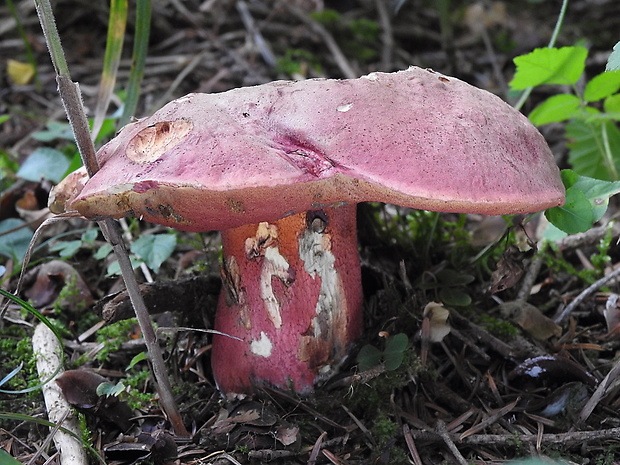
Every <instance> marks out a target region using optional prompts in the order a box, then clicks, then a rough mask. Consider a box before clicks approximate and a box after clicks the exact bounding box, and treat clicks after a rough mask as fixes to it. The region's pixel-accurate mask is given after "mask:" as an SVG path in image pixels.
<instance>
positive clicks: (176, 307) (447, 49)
mask: <svg viewBox="0 0 620 465" xmlns="http://www.w3.org/2000/svg"><path fill="white" fill-rule="evenodd" d="M11 5H14V8H15V11H16V12H17V16H18V17H19V19H20V27H18V26H17V25H16V22H15V20H14V18H15V16H14V14H12V13H11V8H10V6H11ZM442 5H443V6H444V7H445V8H447V10H446V14H443V15H442ZM560 6H561V2H558V1H530V2H526V1H521V2H507V1H506V2H501V1H493V2H491V1H480V2H473V1H456V0H453V1H452V2H449V1H439V2H428V1H422V0H402V1H399V0H394V1H388V0H335V1H329V0H265V1H254V0H241V1H232V0H205V1H198V0H187V1H178V0H163V1H158V2H153V19H152V30H151V40H150V49H149V53H148V58H147V67H146V72H145V76H144V82H143V85H142V93H141V99H140V102H139V106H138V110H137V112H136V116H137V117H142V116H146V115H148V114H151V113H152V112H153V111H155V110H156V109H157V108H159V107H161V106H162V105H163V104H164V103H165V102H167V101H170V100H172V99H174V98H177V97H180V96H183V95H185V94H187V93H189V92H222V91H226V90H228V89H232V88H236V87H240V86H248V85H255V84H260V83H264V82H268V81H272V80H275V79H291V78H296V79H304V78H312V77H330V78H349V77H357V76H360V75H363V74H366V73H369V72H372V71H395V70H399V69H405V68H407V67H408V66H410V65H417V66H421V67H424V68H432V69H434V70H436V71H439V72H442V73H445V74H448V75H453V76H456V77H458V78H460V79H463V80H465V81H467V82H469V83H471V84H473V85H475V86H478V87H481V88H484V89H487V90H489V91H491V92H493V93H496V94H498V95H499V96H500V97H502V98H503V99H505V100H506V101H508V102H510V103H514V102H515V101H516V100H517V96H516V95H514V94H513V93H511V92H510V91H509V86H508V82H509V81H510V79H511V77H512V75H513V73H514V65H513V62H512V59H513V58H514V57H515V56H517V55H519V54H522V53H527V52H529V51H531V50H532V49H534V48H537V47H543V46H546V45H547V44H548V42H549V39H550V37H551V34H552V32H553V28H554V25H555V22H556V20H557V17H558V13H559V11H560ZM133 8H134V6H133V4H131V5H130V14H129V23H128V27H127V38H126V44H125V48H126V50H125V53H124V55H123V60H122V62H121V65H120V70H119V73H118V85H117V90H119V91H120V90H121V89H123V88H124V86H125V84H126V81H127V76H128V73H129V68H130V65H131V59H130V54H131V50H130V49H131V42H132V36H133V32H134V28H135V19H134V16H135V12H134V10H133ZM54 12H55V14H56V18H57V24H58V28H59V32H60V34H61V37H62V39H63V45H64V48H65V52H66V55H67V61H68V63H69V68H70V71H71V76H72V79H73V80H74V81H76V82H78V83H79V84H80V88H81V91H82V94H83V98H84V103H85V106H86V109H87V111H88V112H89V113H92V111H93V109H94V108H95V106H96V101H97V86H98V83H99V80H100V76H101V70H102V66H103V57H104V54H105V43H106V33H107V32H106V31H107V22H108V5H107V3H106V2H85V1H82V0H73V1H68V0H58V1H56V2H55V3H54ZM249 22H253V24H254V27H255V29H256V31H258V33H259V34H252V33H251V32H250V31H251V26H250V24H249ZM20 30H21V31H22V33H23V34H22V33H20ZM619 30H620V3H618V2H616V1H614V0H577V1H573V2H570V3H569V6H568V10H567V15H566V18H565V21H564V25H563V27H562V30H561V33H560V35H559V37H558V42H557V45H558V46H564V45H574V44H575V43H577V42H581V43H584V44H586V45H587V47H588V48H589V50H590V52H589V58H588V63H587V71H586V73H587V75H589V76H593V75H595V74H597V73H599V72H601V71H602V70H603V69H604V67H605V63H606V59H607V56H608V55H609V53H610V51H611V49H612V47H613V45H614V44H615V43H616V42H617V41H618V40H619V38H618V35H617V34H618V31H619ZM257 38H260V39H262V40H257ZM25 44H28V46H29V47H30V49H31V52H32V56H33V58H34V62H35V63H36V72H37V74H36V77H35V78H34V79H32V80H30V81H29V82H27V83H24V84H19V85H18V84H16V83H15V82H14V81H13V80H12V78H11V77H9V75H8V73H7V72H3V73H2V76H1V77H0V79H1V80H2V82H1V84H0V115H4V114H6V115H10V116H11V118H10V119H9V120H7V121H5V122H4V123H2V124H1V125H0V155H5V156H6V160H10V161H11V162H12V163H16V164H18V165H19V164H20V163H21V162H23V160H25V159H26V158H27V157H28V155H29V154H30V153H32V152H33V151H34V150H35V149H36V148H38V147H41V146H47V147H54V148H57V149H59V150H62V151H67V153H68V152H71V151H73V152H74V151H75V149H74V147H73V146H71V145H68V143H67V141H66V140H59V139H55V140H52V141H50V142H41V141H39V140H37V139H35V138H33V137H32V134H33V133H35V132H37V131H41V130H43V129H45V127H46V125H47V124H48V123H49V122H64V121H65V116H64V110H63V107H62V104H61V102H60V100H59V97H58V93H57V90H56V81H55V74H54V70H53V68H52V66H51V64H50V60H49V55H48V54H47V49H46V46H45V41H44V38H43V36H42V34H41V29H40V26H39V23H38V20H37V15H36V12H35V10H34V2H31V1H29V0H28V1H26V0H24V1H13V2H8V3H7V4H5V5H3V6H0V64H1V65H2V69H3V70H5V71H6V70H7V66H8V60H11V59H13V60H19V61H23V62H26V61H27V51H26V46H25ZM555 91H557V89H556V90H553V89H541V90H537V91H535V92H534V93H533V95H532V96H531V97H530V99H529V100H528V103H527V104H526V106H525V107H524V108H523V112H524V113H525V114H527V113H528V112H529V111H530V110H531V109H532V108H533V106H534V105H535V104H536V103H537V102H539V101H541V99H543V98H545V97H547V96H548V95H550V92H555ZM120 102H121V100H120V98H118V97H115V98H113V101H112V106H111V108H110V110H109V113H110V114H112V113H113V112H114V111H116V110H117V107H118V105H119V104H120ZM541 131H542V132H543V134H544V135H545V136H546V137H547V139H548V141H549V144H550V145H551V147H552V149H553V151H554V155H555V156H556V160H557V162H558V164H559V165H560V166H561V167H567V166H568V165H567V160H566V152H567V149H566V141H565V140H564V139H563V138H562V137H563V133H562V131H561V125H549V126H545V127H543V128H541ZM0 161H2V160H0ZM0 167H2V166H1V165H0ZM0 172H1V173H4V174H5V176H4V179H0V189H1V190H3V193H2V204H1V205H0V219H6V218H12V217H17V216H18V215H19V214H20V213H19V212H20V211H21V210H20V209H19V208H17V207H20V206H22V205H23V204H24V202H26V200H24V199H30V200H31V201H32V203H33V204H32V205H31V206H29V207H28V208H27V209H28V210H32V211H34V212H42V213H46V212H45V210H44V206H45V205H46V195H47V192H48V191H49V187H50V186H49V183H46V182H42V183H32V182H24V181H23V180H20V179H18V178H15V177H14V176H12V175H11V170H10V169H9V170H3V171H0ZM616 210H617V207H616V206H615V205H613V202H612V205H611V208H610V211H609V214H608V215H607V216H606V217H605V218H604V220H603V221H602V222H601V223H600V224H599V225H597V227H596V228H594V229H592V230H591V231H589V232H587V233H585V234H581V235H574V236H569V237H568V238H566V239H564V240H562V241H560V242H558V243H557V244H555V245H554V246H553V247H546V248H544V249H543V250H540V249H541V248H538V249H537V248H536V245H535V242H536V240H537V231H536V226H538V224H539V223H540V222H541V221H543V220H542V219H541V218H540V217H535V218H533V219H531V221H530V222H529V223H528V224H526V225H522V223H521V221H522V220H523V218H516V219H514V220H512V222H510V223H506V222H505V221H504V219H502V218H483V217H481V216H475V215H470V216H464V215H449V214H441V215H435V214H431V213H428V212H416V211H410V210H407V209H399V208H394V207H391V206H383V205H362V206H360V210H359V212H358V213H359V214H358V216H359V220H358V229H359V243H360V255H361V260H362V267H363V268H362V277H363V284H364V293H365V329H364V335H363V337H362V338H361V339H360V340H359V341H358V342H357V344H356V346H355V347H353V348H352V350H351V357H350V358H349V360H347V361H346V363H345V364H344V365H343V366H342V368H341V370H340V373H339V374H338V375H337V376H336V377H334V378H332V379H330V380H328V381H326V382H325V383H323V384H321V385H319V386H317V387H316V390H315V392H314V394H312V395H309V396H299V395H296V394H295V393H293V392H288V391H282V390H278V389H274V388H270V387H263V388H261V389H258V390H257V392H256V393H255V394H254V395H253V396H248V397H247V398H245V399H236V400H229V399H225V398H223V397H222V396H221V395H220V393H219V392H218V391H217V389H216V387H215V385H214V382H213V378H212V375H211V371H210V362H209V355H210V347H211V346H210V343H211V334H210V333H208V332H204V330H208V329H210V328H212V326H213V325H212V322H213V319H214V312H215V305H216V302H217V296H218V294H219V291H220V287H221V284H220V270H219V268H220V266H219V255H218V254H219V249H218V245H219V237H218V234H217V233H204V234H187V233H182V234H179V235H178V237H177V245H176V248H175V250H174V252H173V253H172V255H171V256H170V257H169V258H168V259H167V260H166V261H165V262H164V263H163V264H162V266H161V268H160V269H159V270H158V271H157V273H151V274H152V275H153V276H152V277H153V280H152V281H153V282H151V283H145V284H144V285H143V292H144V294H145V296H146V299H147V303H149V306H150V308H151V309H152V312H153V318H154V320H155V321H156V323H157V325H158V327H159V328H172V330H167V331H164V330H162V331H161V332H160V333H159V334H160V337H161V340H162V347H163V348H164V350H165V358H166V363H167V364H168V367H169V375H170V379H171V380H172V384H173V389H174V392H175V395H176V401H177V402H178V405H179V409H180V412H181V415H182V418H183V421H184V424H185V425H186V427H187V428H188V430H189V431H190V433H191V437H190V438H182V437H179V436H178V435H175V434H174V432H173V430H172V428H171V425H170V423H169V422H168V421H167V420H166V417H165V415H164V414H163V413H162V411H161V410H160V407H159V404H158V402H157V400H158V399H157V393H156V392H155V389H154V384H153V382H152V381H151V379H150V377H149V371H148V365H147V363H146V362H145V361H144V360H141V359H140V357H138V359H134V357H136V356H137V355H138V354H141V353H143V352H144V351H145V346H144V343H143V339H142V337H141V334H140V331H139V328H138V326H137V325H136V324H135V323H134V322H133V321H131V320H129V321H126V318H129V317H130V316H131V315H132V310H131V307H130V305H129V304H128V301H127V298H126V296H125V295H124V293H123V292H122V283H121V281H120V280H119V279H118V278H117V277H114V276H108V275H107V274H106V268H107V266H108V264H109V263H108V260H109V259H101V258H98V257H97V256H96V252H97V251H98V250H99V249H101V248H102V247H104V242H103V239H102V237H101V235H95V238H94V239H93V240H91V241H90V242H88V243H84V242H83V243H82V246H81V247H80V248H79V250H78V251H77V252H76V253H75V254H74V255H71V256H70V257H69V258H67V259H66V260H64V261H62V262H61V264H60V265H59V264H58V263H57V262H53V263H54V265H53V266H52V267H50V266H49V265H48V268H42V267H43V266H45V265H44V264H45V262H50V261H51V260H52V259H58V253H57V252H54V251H52V250H50V249H49V245H50V244H51V243H53V241H56V242H58V241H61V242H68V241H71V240H80V237H82V234H84V232H85V231H86V230H87V229H88V228H89V227H92V225H91V226H89V225H88V224H87V223H86V222H82V221H80V220H73V221H75V222H74V223H72V224H71V226H60V227H59V228H60V229H55V230H53V231H52V232H47V233H45V234H46V238H47V239H46V241H45V242H44V245H43V247H40V248H38V249H37V251H36V252H35V254H34V256H33V259H32V260H31V262H30V265H29V267H28V270H27V273H26V277H25V280H24V283H23V285H22V287H21V291H20V294H19V295H20V296H21V297H23V298H25V299H29V300H30V301H31V302H32V303H33V304H34V306H35V307H36V308H37V309H38V310H39V311H41V312H42V313H43V314H44V315H46V316H47V317H48V318H51V319H53V320H57V321H59V325H62V326H63V344H64V348H65V355H66V368H67V369H70V370H71V371H68V372H66V373H68V374H67V375H66V376H67V378H66V382H65V383H63V384H64V385H65V387H64V389H65V391H66V392H65V394H66V395H67V396H68V397H70V396H73V395H75V396H77V398H74V400H73V401H72V403H73V404H74V405H76V406H77V407H79V408H78V410H79V411H80V412H81V419H82V426H83V431H85V435H86V436H87V441H88V442H89V443H90V444H91V446H92V448H93V449H94V450H96V451H97V452H98V453H99V454H100V457H102V458H103V459H104V460H105V462H106V463H108V464H117V463H118V464H125V463H127V464H130V463H142V462H144V463H147V462H150V463H157V464H163V463H187V464H218V465H224V464H262V463H275V464H339V465H345V464H371V463H372V464H401V463H402V464H408V463H413V464H416V465H419V464H425V465H430V464H440V463H460V464H464V463H476V464H478V463H479V464H487V463H504V462H506V461H507V460H512V459H517V458H521V457H539V458H541V459H545V460H551V459H563V460H566V461H572V462H573V463H582V464H586V463H598V464H613V463H620V442H619V441H618V438H619V437H620V414H619V413H618V406H619V405H620V392H619V389H618V383H617V372H618V371H620V370H619V369H618V366H617V365H616V358H617V353H618V350H619V349H620V339H618V333H619V332H620V331H618V330H617V326H616V323H617V321H616V319H615V318H617V317H616V314H617V313H618V308H620V306H618V305H617V294H616V292H618V283H617V281H616V280H615V279H611V280H610V281H609V282H606V283H604V284H601V283H596V280H597V279H600V278H602V277H605V276H611V273H613V272H614V270H616V269H617V268H616V264H617V262H618V260H619V259H620V253H619V249H618V246H617V242H618V236H619V232H620V231H619V230H618V228H617V227H616V226H614V224H613V222H611V220H610V218H613V217H614V216H615V213H616ZM163 232H166V230H165V229H164V228H161V227H159V226H156V225H148V224H144V223H139V222H137V221H129V222H128V223H127V231H126V233H127V235H128V237H129V238H132V240H135V239H136V238H137V237H139V236H145V235H149V234H153V233H163ZM59 234H62V236H59ZM49 238H52V239H49ZM48 239H49V240H48ZM0 260H1V261H0V264H1V265H2V266H4V267H5V268H6V269H7V272H6V273H5V276H10V278H9V279H5V280H4V281H0V283H1V286H2V288H3V289H5V290H10V291H14V290H15V289H16V284H17V274H12V272H14V271H15V270H17V269H18V265H16V264H15V263H13V262H12V261H11V260H8V259H5V258H2V257H1V256H0ZM76 276H79V277H80V279H77V278H76ZM614 276H615V275H614ZM614 276H611V278H613V277H614ZM140 279H141V280H143V281H148V280H149V279H148V276H147V275H145V274H144V273H140ZM63 288H65V291H64V292H61V289H63ZM67 289H72V290H73V292H69V291H68V290H67ZM76 289H77V290H76ZM433 301H442V302H443V303H444V305H445V308H447V309H448V311H449V317H448V319H447V321H446V320H445V319H444V320H442V319H441V318H439V317H433V315H436V314H437V313H441V312H431V313H428V312H427V313H424V308H425V307H426V306H427V304H428V303H429V302H433ZM5 302H6V301H5ZM0 303H2V304H3V305H4V303H3V302H0ZM115 322H116V323H115ZM119 322H120V323H119ZM123 322H124V323H123ZM35 323H36V320H35V318H33V317H32V315H30V314H28V313H26V312H23V311H20V309H19V308H18V306H16V305H15V304H14V303H10V304H9V305H8V308H7V309H6V310H5V311H3V312H2V320H0V351H1V352H0V389H5V388H6V390H7V391H16V390H19V389H20V388H23V387H24V386H26V385H27V384H28V383H31V384H32V383H33V377H34V376H35V372H34V364H33V363H32V361H31V360H32V349H29V343H30V338H31V337H32V330H33V327H34V325H35ZM106 328H107V329H106ZM110 328H112V329H110ZM188 328H189V329H188ZM199 330H202V331H199ZM442 330H444V334H442V336H441V337H440V336H436V334H437V333H436V331H442ZM448 330H449V333H448V334H445V333H446V332H447V331H448ZM106 331H107V332H106ZM399 334H405V335H406V346H404V347H401V348H400V349H398V350H396V352H397V355H396V357H397V359H398V360H397V361H394V359H393V358H392V357H394V355H393V354H388V351H384V349H385V348H386V346H389V344H391V342H390V341H396V340H398V339H400V336H398V335H399ZM433 341H435V342H433ZM369 345H370V346H374V347H375V349H368V346H369ZM373 350H374V351H375V352H376V353H380V354H382V355H380V358H379V362H378V363H375V364H371V366H365V365H364V361H363V360H361V359H360V358H359V355H358V354H360V353H364V352H368V351H373ZM22 355H23V357H24V358H22V359H20V356H22ZM29 357H30V358H29ZM381 357H383V358H381ZM400 357H402V361H400ZM20 360H25V361H26V364H25V365H24V367H23V368H22V369H21V370H18V373H17V374H13V375H11V376H9V377H10V378H11V379H10V380H8V381H7V382H6V384H3V381H4V380H2V378H3V377H4V376H6V375H8V374H9V373H10V372H11V371H12V370H13V369H15V368H18V365H19V363H20ZM29 360H30V361H29ZM134 362H135V364H134ZM93 373H94V374H96V375H97V376H101V377H104V378H105V379H106V380H108V381H110V382H111V383H113V384H117V383H119V382H122V383H123V385H124V386H131V389H130V390H129V393H130V394H131V395H128V394H127V391H125V392H124V393H122V394H121V395H120V396H119V397H118V399H117V398H114V399H112V398H108V399H107V400H105V401H104V400H102V399H104V398H103V397H101V398H100V397H98V396H97V395H96V394H94V396H95V397H94V398H95V400H94V401H92V396H93V388H92V385H93V384H94V385H95V386H96V385H98V384H99V381H97V380H99V379H100V378H93V377H92V376H91V375H92V374H93ZM75 391H77V392H75ZM89 396H91V397H89ZM112 400H114V401H112ZM117 401H118V402H117ZM119 402H120V404H119ZM0 414H1V415H2V416H0V449H3V450H4V451H6V452H8V453H9V454H10V455H12V456H13V457H15V458H16V459H17V460H19V461H20V462H21V463H50V464H54V463H60V456H59V454H58V453H57V451H56V449H55V446H54V445H53V442H52V441H51V436H52V435H53V431H52V432H50V429H49V428H48V426H47V425H43V424H41V423H37V422H36V421H33V420H32V419H31V418H27V417H26V416H28V417H34V418H36V419H45V418H47V411H46V407H45V405H44V403H43V397H42V395H41V392H40V390H36V391H34V392H29V393H7V392H0ZM19 415H23V416H22V417H20V416H19ZM3 457H4V456H2V455H0V463H2V464H4V463H12V462H8V461H5V460H8V459H5V458H3ZM97 460H98V459H97V458H95V457H94V456H91V461H92V463H96V462H97Z"/></svg>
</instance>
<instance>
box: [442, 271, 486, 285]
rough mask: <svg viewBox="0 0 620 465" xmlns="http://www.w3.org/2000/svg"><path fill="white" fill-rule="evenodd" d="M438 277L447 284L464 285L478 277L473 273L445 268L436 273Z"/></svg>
mask: <svg viewBox="0 0 620 465" xmlns="http://www.w3.org/2000/svg"><path fill="white" fill-rule="evenodd" d="M435 276H436V277H437V279H438V280H439V281H440V282H441V283H442V284H444V285H447V286H462V285H466V284H469V283H471V282H473V281H474V280H475V279H476V277H475V276H474V275H471V274H467V273H463V272H460V271H455V270H451V269H449V268H444V269H443V270H441V271H439V272H437V273H436V274H435Z"/></svg>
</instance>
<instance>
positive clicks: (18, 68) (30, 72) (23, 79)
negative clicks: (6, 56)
mask: <svg viewBox="0 0 620 465" xmlns="http://www.w3.org/2000/svg"><path fill="white" fill-rule="evenodd" d="M6 70H7V74H8V75H9V79H11V81H12V82H13V84H17V85H18V86H25V85H26V84H28V83H29V82H30V81H32V78H33V77H34V66H32V65H31V64H30V63H24V62H22V61H17V60H7V63H6Z"/></svg>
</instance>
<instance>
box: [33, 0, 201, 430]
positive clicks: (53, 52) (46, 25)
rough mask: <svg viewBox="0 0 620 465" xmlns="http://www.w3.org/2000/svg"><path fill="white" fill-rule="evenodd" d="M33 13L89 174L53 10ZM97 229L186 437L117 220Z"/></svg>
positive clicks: (85, 130)
mask: <svg viewBox="0 0 620 465" xmlns="http://www.w3.org/2000/svg"><path fill="white" fill-rule="evenodd" d="M36 5H37V14H38V15H39V19H40V22H41V26H42V28H43V32H44V35H45V39H46V42H47V45H48V48H49V51H50V56H51V58H52V62H53V65H54V69H55V71H56V74H57V77H56V80H57V83H58V92H59V94H60V98H61V100H62V103H63V106H64V107H65V112H66V113H67V118H68V119H69V123H70V125H71V128H72V129H73V133H74V135H75V141H76V144H77V146H78V150H79V152H80V155H81V157H82V160H83V162H84V166H85V167H86V171H87V172H88V174H89V176H93V175H94V174H95V173H96V172H97V171H98V170H99V164H98V162H97V157H96V155H95V146H94V145H93V143H92V140H91V137H90V130H89V127H88V120H87V119H86V114H85V113H84V106H83V104H82V97H81V95H80V90H79V87H78V85H77V84H76V83H74V82H73V81H72V80H71V77H70V74H69V68H68V66H67V63H66V60H65V57H64V54H63V52H62V47H61V45H60V37H59V35H58V31H57V30H56V25H55V24H54V22H53V13H52V11H51V6H50V4H49V2H47V1H44V0H37V1H36ZM98 224H99V227H100V228H101V231H102V232H103V234H104V236H105V237H106V239H107V240H108V241H109V242H110V243H111V245H112V247H113V248H114V253H115V254H116V257H117V259H118V262H119V265H120V268H121V273H122V275H123V279H124V281H125V286H126V287H127V293H128V294H129V298H130V300H131V303H132V305H133V307H134V311H135V313H136V317H137V318H138V323H139V324H140V329H141V331H142V334H143V336H144V342H145V344H146V347H147V351H148V354H149V357H150V360H151V366H152V369H153V375H154V376H155V381H156V385H157V391H158V393H159V397H160V401H161V406H162V408H163V410H164V412H165V413H166V415H167V416H168V419H169V421H170V423H171V424H172V428H173V429H174V432H175V434H176V435H177V436H182V437H188V436H189V433H188V432H187V429H186V428H185V425H184V424H183V421H182V419H181V415H180V413H179V410H178V408H177V405H176V402H175V400H174V396H173V395H172V387H171V385H170V380H169V379H168V377H167V374H166V365H165V363H164V358H163V356H162V353H161V348H160V347H159V344H158V343H157V337H156V335H155V331H154V330H153V324H152V322H151V318H150V316H149V314H148V311H147V309H146V305H145V304H144V300H143V299H142V294H140V290H139V287H138V282H137V280H136V276H135V275H134V273H133V268H132V266H131V262H130V261H129V255H128V254H127V249H126V248H125V244H124V242H123V239H122V235H121V231H120V228H119V226H118V224H117V223H116V222H115V221H114V220H112V219H106V220H103V221H99V222H98Z"/></svg>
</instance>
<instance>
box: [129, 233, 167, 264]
mask: <svg viewBox="0 0 620 465" xmlns="http://www.w3.org/2000/svg"><path fill="white" fill-rule="evenodd" d="M176 245H177V236H176V234H151V235H149V236H142V237H140V238H138V239H137V240H136V241H135V242H134V243H133V244H131V251H132V252H133V253H135V254H136V256H137V257H138V258H141V259H142V260H144V263H146V266H148V267H149V268H150V269H151V270H153V271H154V272H155V273H157V272H158V271H159V267H160V266H161V264H162V263H163V262H164V261H166V260H167V259H168V258H169V257H170V255H172V252H174V248H175V247H176Z"/></svg>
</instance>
